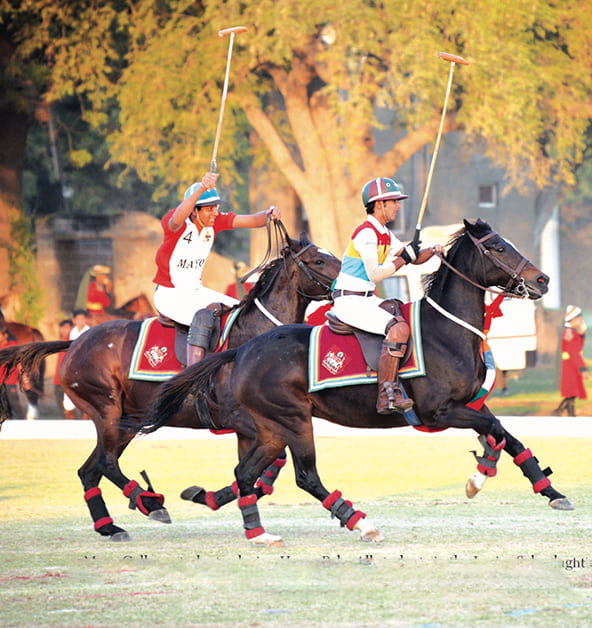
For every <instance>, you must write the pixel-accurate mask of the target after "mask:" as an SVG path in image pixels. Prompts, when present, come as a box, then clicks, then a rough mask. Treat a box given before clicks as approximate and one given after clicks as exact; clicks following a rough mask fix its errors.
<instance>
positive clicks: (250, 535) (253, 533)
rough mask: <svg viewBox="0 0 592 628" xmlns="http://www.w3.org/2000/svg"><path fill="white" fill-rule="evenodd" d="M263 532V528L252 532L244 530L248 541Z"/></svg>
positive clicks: (254, 529)
mask: <svg viewBox="0 0 592 628" xmlns="http://www.w3.org/2000/svg"><path fill="white" fill-rule="evenodd" d="M264 532H265V528H263V527H262V526H259V527H258V528H253V529H252V530H245V536H246V537H247V538H248V539H249V540H250V539H253V538H255V537H256V536H259V535H260V534H263V533H264Z"/></svg>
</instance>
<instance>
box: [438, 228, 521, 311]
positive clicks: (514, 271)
mask: <svg viewBox="0 0 592 628" xmlns="http://www.w3.org/2000/svg"><path fill="white" fill-rule="evenodd" d="M466 233H467V235H468V236H469V238H470V239H471V242H472V243H473V244H474V245H475V247H476V248H477V251H479V254H480V256H481V262H482V266H483V276H484V277H485V259H486V258H487V259H488V260H489V261H490V262H491V263H492V264H493V265H494V266H496V267H497V268H499V269H500V270H503V271H504V272H505V273H507V274H508V276H509V277H510V279H509V280H508V283H507V284H506V286H505V288H503V290H502V292H499V291H498V290H493V289H492V288H489V287H487V286H482V285H481V284H479V283H477V282H476V281H473V280H472V279H470V278H469V277H467V276H466V275H464V274H463V273H461V272H460V271H459V270H457V269H456V268H454V266H452V265H451V264H450V263H449V262H448V261H447V260H446V259H444V257H443V256H442V255H441V256H440V260H441V261H442V263H443V264H444V265H445V266H447V267H448V268H449V269H450V270H452V271H453V272H455V273H456V274H457V275H458V276H459V277H462V278H463V279H465V280H466V281H467V282H468V283H470V284H472V285H473V286H475V287H477V288H480V289H481V290H485V291H486V292H491V293H492V294H503V295H504V296H512V297H517V298H519V299H524V298H526V297H528V290H527V288H526V283H525V281H524V278H523V277H520V273H521V272H522V270H523V269H524V267H525V266H526V265H527V264H528V263H529V260H528V259H526V257H524V256H523V255H520V261H519V262H518V264H517V265H516V266H515V267H512V266H510V265H509V264H506V262H504V261H503V260H501V259H499V257H497V256H496V255H494V254H493V252H492V251H491V249H487V248H485V246H483V243H484V242H486V241H487V240H489V239H490V238H493V237H495V236H497V235H498V234H497V233H496V232H495V231H491V232H490V233H488V234H487V235H485V236H483V237H482V238H476V237H475V236H474V235H472V234H471V233H469V232H468V231H467V232H466ZM513 282H515V284H516V285H515V286H514V288H513V289H511V288H510V286H511V285H512V283H513Z"/></svg>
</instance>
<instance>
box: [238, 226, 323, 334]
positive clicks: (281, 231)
mask: <svg viewBox="0 0 592 628" xmlns="http://www.w3.org/2000/svg"><path fill="white" fill-rule="evenodd" d="M272 224H273V227H274V229H275V231H274V235H275V247H274V242H273V238H272V231H271V226H272ZM266 227H267V249H266V251H265V255H264V256H263V260H262V261H261V262H259V264H258V265H257V266H256V267H255V268H253V269H252V270H250V271H249V272H248V273H246V274H245V275H243V277H241V279H240V282H241V283H244V282H245V281H246V280H247V279H248V278H249V277H250V276H251V275H253V274H254V273H256V272H258V271H259V270H261V269H262V268H263V267H264V266H265V265H266V264H267V263H268V262H269V260H270V258H271V255H272V251H273V249H274V248H275V249H280V248H281V243H285V244H286V245H285V246H283V248H282V257H283V258H284V264H283V266H284V270H285V271H286V275H288V266H287V263H288V260H287V256H288V255H289V256H290V258H291V259H292V261H293V262H294V263H295V264H296V267H297V269H298V270H299V271H301V272H302V273H304V274H305V275H306V277H307V278H308V280H309V281H312V282H313V283H315V284H316V285H318V286H320V287H321V288H323V289H324V290H325V291H326V292H327V294H326V295H324V296H319V295H312V294H307V293H306V292H304V291H303V290H302V288H301V276H300V274H299V275H298V287H297V288H296V292H297V293H298V294H299V295H300V296H302V297H304V298H305V299H310V300H311V301H320V300H322V299H324V298H326V297H329V296H330V295H331V284H332V281H330V278H329V277H327V276H326V275H324V274H323V273H318V272H315V271H314V270H311V269H310V268H309V267H308V266H307V265H306V264H305V263H304V262H303V261H302V260H301V259H300V256H301V255H302V254H303V253H304V252H305V251H307V250H308V249H309V248H311V247H312V246H314V245H313V244H312V243H309V244H307V245H306V246H304V247H302V248H301V249H300V251H298V252H297V253H294V251H293V250H292V249H291V248H290V246H289V241H290V237H289V235H288V231H287V229H286V227H285V225H284V224H283V223H282V221H281V220H274V221H271V219H270V218H269V217H268V218H267V223H266ZM278 271H279V266H278ZM272 283H273V281H271V280H270V282H269V284H268V286H267V289H266V290H265V292H262V293H261V294H260V295H259V296H260V297H262V296H264V295H265V294H266V292H267V290H269V289H270V288H271V285H272ZM253 303H254V304H255V305H256V306H257V309H258V310H259V311H260V312H261V313H262V314H263V315H264V316H265V317H266V318H268V319H269V320H270V321H271V322H272V323H273V324H274V325H276V326H278V327H279V326H281V325H283V323H282V322H281V321H280V320H279V319H278V318H276V317H275V316H274V315H273V314H272V313H271V312H270V311H269V310H268V309H267V308H266V307H265V306H264V305H263V303H262V302H261V301H260V299H259V298H258V297H257V298H255V299H254V300H253Z"/></svg>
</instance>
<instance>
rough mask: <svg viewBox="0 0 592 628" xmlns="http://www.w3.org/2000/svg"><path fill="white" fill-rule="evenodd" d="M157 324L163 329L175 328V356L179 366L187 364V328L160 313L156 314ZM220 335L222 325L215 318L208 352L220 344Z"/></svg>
mask: <svg viewBox="0 0 592 628" xmlns="http://www.w3.org/2000/svg"><path fill="white" fill-rule="evenodd" d="M157 318H158V322H159V323H160V324H161V325H163V326H164V327H174V328H175V356H176V357H177V360H179V362H181V364H186V363H187V334H188V333H189V326H188V325H182V324H181V323H177V321H174V320H173V319H172V318H169V317H168V316H165V315H164V314H162V313H161V312H159V313H158V317H157ZM221 333H222V325H221V323H220V317H219V316H216V317H215V324H214V329H213V330H212V336H211V340H210V346H209V348H208V352H212V351H215V349H216V347H217V346H218V343H219V342H220V335H221Z"/></svg>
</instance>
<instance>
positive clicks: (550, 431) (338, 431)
mask: <svg viewBox="0 0 592 628" xmlns="http://www.w3.org/2000/svg"><path fill="white" fill-rule="evenodd" d="M499 419H500V421H501V422H502V424H503V425H504V427H506V429H508V430H509V431H510V432H511V433H512V434H513V435H514V436H517V437H523V436H552V437H559V436H571V437H580V438H581V437H584V438H586V437H592V417H520V416H500V417H499ZM314 427H315V434H316V436H356V437H363V436H381V437H384V436H396V435H400V436H403V435H405V436H412V435H413V436H416V435H424V433H423V432H419V431H417V430H415V429H413V428H412V427H402V428H397V429H358V428H348V427H342V426H340V425H333V424H332V423H329V422H328V421H325V420H323V419H316V418H315V419H314ZM432 436H438V437H440V438H446V437H449V436H466V437H468V438H472V439H473V438H475V433H474V432H473V431H472V430H459V429H448V430H445V431H444V432H438V433H436V434H433V435H432ZM139 438H142V439H146V440H187V439H194V440H197V439H200V440H201V439H207V438H234V436H233V435H232V434H226V435H215V434H212V433H211V432H210V431H209V430H203V429H200V430H191V429H187V428H172V427H163V428H161V429H159V430H158V431H157V432H155V433H154V434H148V435H146V436H140V437H139ZM0 439H2V440H7V439H42V440H45V439H91V440H95V439H96V431H95V426H94V424H93V422H92V421H66V420H45V419H41V420H37V421H5V422H4V424H3V425H2V429H1V431H0Z"/></svg>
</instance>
